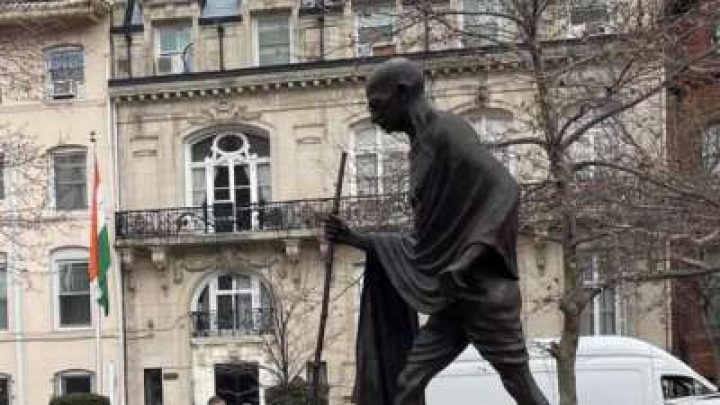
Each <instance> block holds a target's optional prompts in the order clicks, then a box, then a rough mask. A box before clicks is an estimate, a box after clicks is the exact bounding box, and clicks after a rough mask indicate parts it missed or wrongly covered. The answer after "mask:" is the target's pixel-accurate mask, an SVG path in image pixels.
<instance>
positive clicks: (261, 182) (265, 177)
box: [257, 163, 272, 202]
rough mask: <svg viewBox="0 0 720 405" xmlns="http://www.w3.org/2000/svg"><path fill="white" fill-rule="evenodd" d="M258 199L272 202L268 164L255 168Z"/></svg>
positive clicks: (270, 176)
mask: <svg viewBox="0 0 720 405" xmlns="http://www.w3.org/2000/svg"><path fill="white" fill-rule="evenodd" d="M257 177H258V179H257V183H258V197H259V200H260V201H265V202H267V201H272V175H271V172H270V164H269V163H261V164H259V165H258V166H257Z"/></svg>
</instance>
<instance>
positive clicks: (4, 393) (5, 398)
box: [0, 374, 12, 405]
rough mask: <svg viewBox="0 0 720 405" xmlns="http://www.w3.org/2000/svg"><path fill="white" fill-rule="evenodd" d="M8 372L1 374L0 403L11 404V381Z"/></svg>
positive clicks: (1, 404) (2, 404)
mask: <svg viewBox="0 0 720 405" xmlns="http://www.w3.org/2000/svg"><path fill="white" fill-rule="evenodd" d="M11 380H12V379H11V377H10V376H9V375H7V374H0V405H10V381H11Z"/></svg>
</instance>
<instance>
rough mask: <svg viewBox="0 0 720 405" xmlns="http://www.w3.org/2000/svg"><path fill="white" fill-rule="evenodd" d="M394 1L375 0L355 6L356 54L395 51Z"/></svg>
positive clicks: (363, 54)
mask: <svg viewBox="0 0 720 405" xmlns="http://www.w3.org/2000/svg"><path fill="white" fill-rule="evenodd" d="M395 17H396V11H395V1H394V0H393V1H375V2H370V3H367V4H360V5H358V6H357V7H356V19H357V36H356V38H357V42H356V44H357V47H356V48H357V56H359V57H363V56H377V55H392V54H394V53H395V51H396V48H395Z"/></svg>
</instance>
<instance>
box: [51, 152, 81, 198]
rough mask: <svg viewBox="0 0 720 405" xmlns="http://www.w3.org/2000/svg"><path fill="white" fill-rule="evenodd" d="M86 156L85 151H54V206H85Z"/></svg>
mask: <svg viewBox="0 0 720 405" xmlns="http://www.w3.org/2000/svg"><path fill="white" fill-rule="evenodd" d="M86 167H87V158H86V156H85V151H77V152H56V153H55V154H54V155H53V169H54V170H53V172H54V173H53V174H54V180H55V208H56V209H58V210H77V209H85V208H87V206H88V205H87V184H86V183H87V168H86Z"/></svg>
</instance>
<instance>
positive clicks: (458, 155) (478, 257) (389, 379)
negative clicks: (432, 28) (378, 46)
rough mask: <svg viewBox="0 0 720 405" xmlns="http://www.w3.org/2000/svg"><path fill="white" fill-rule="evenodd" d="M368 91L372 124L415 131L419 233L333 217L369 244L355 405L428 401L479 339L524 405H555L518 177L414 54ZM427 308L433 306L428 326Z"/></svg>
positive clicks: (339, 232)
mask: <svg viewBox="0 0 720 405" xmlns="http://www.w3.org/2000/svg"><path fill="white" fill-rule="evenodd" d="M366 93H367V99H368V107H369V110H370V114H371V118H372V121H373V123H375V124H377V125H378V126H380V127H381V128H382V129H383V130H385V131H386V132H388V133H389V132H404V133H405V134H407V136H408V138H409V141H410V153H409V158H410V203H411V206H412V211H413V231H412V232H411V233H410V234H402V233H369V234H364V233H360V232H357V231H354V230H351V229H350V228H349V227H348V226H347V225H346V224H345V223H344V222H343V220H341V219H339V218H337V217H334V216H333V217H330V218H329V219H328V221H327V222H326V224H325V227H326V230H325V231H326V235H327V237H328V239H329V240H331V241H333V242H335V243H339V244H346V245H349V246H354V247H356V248H359V249H362V250H364V251H366V253H367V259H366V270H365V280H364V287H363V296H362V302H361V310H360V323H359V326H358V343H357V345H358V346H357V355H358V359H357V375H356V387H355V396H356V401H357V403H359V404H360V405H371V404H372V405H421V404H424V392H425V387H426V386H427V384H428V383H429V381H430V380H431V378H432V377H433V376H434V375H436V374H437V373H438V372H440V371H441V370H442V369H443V368H445V367H446V366H447V365H448V364H449V363H450V362H452V360H453V359H455V357H457V356H458V355H459V354H460V353H461V352H462V351H463V350H464V349H465V347H467V345H468V344H472V345H473V346H475V348H476V349H477V350H478V351H479V353H480V354H481V355H482V356H483V357H484V358H485V359H486V360H488V361H489V362H490V363H491V364H492V365H493V367H494V368H495V369H496V370H497V372H498V373H499V374H500V377H501V379H502V382H503V385H504V387H505V389H506V390H507V391H508V393H509V394H510V395H511V396H512V397H513V398H514V399H515V401H516V402H517V403H518V404H519V405H547V404H548V402H547V400H546V399H545V397H544V396H543V394H542V392H541V391H540V389H539V388H538V386H537V384H536V382H535V380H534V379H533V376H532V374H531V373H530V368H529V363H528V352H527V348H526V345H525V337H524V334H523V329H522V323H521V320H520V312H521V305H522V300H521V296H520V289H519V286H518V270H517V260H516V257H515V254H516V252H515V243H516V238H517V232H518V219H517V211H518V203H519V200H518V194H519V189H518V185H517V183H516V182H515V181H514V179H513V178H512V176H511V175H510V173H509V172H508V171H507V169H506V168H505V167H504V166H503V165H502V164H501V163H500V162H498V161H497V160H496V159H495V158H494V157H493V156H492V154H491V153H490V152H489V151H488V150H487V149H486V148H485V147H484V146H483V145H482V144H481V143H480V139H479V137H478V135H477V133H476V132H475V130H474V129H473V128H472V127H471V126H470V125H469V124H468V123H467V122H466V121H465V120H464V119H462V118H461V117H459V116H457V115H455V114H452V113H449V112H443V111H438V110H436V109H435V108H433V107H432V106H431V105H430V102H429V101H428V100H427V99H426V98H425V88H424V76H423V72H422V70H421V69H420V68H419V67H418V66H416V65H415V64H414V63H412V62H410V61H409V60H407V59H404V58H396V59H392V60H390V61H388V62H385V63H384V64H382V65H381V66H380V67H379V68H377V69H376V70H375V72H373V74H372V76H371V77H370V80H369V81H368V83H367V88H366ZM418 311H419V312H422V313H425V314H429V318H428V321H427V322H426V323H425V325H423V326H422V327H420V328H418V325H417V312H418ZM481 402H482V400H481V399H480V398H478V404H479V403H481Z"/></svg>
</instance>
